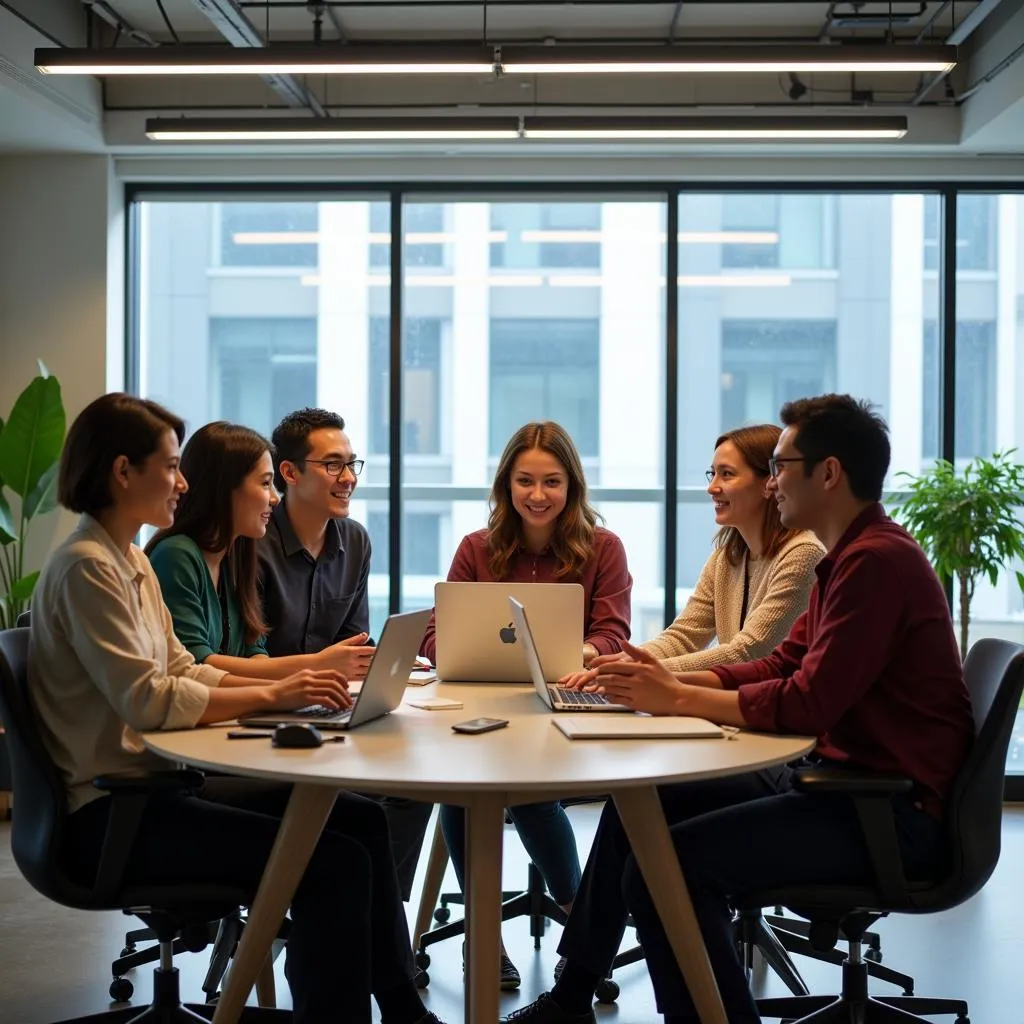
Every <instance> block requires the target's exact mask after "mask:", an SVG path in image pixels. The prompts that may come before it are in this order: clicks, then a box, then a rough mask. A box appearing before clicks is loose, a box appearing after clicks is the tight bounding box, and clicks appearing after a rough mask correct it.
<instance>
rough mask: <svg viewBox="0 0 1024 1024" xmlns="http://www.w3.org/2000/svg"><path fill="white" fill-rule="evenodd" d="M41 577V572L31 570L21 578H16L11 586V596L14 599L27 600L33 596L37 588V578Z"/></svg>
mask: <svg viewBox="0 0 1024 1024" xmlns="http://www.w3.org/2000/svg"><path fill="white" fill-rule="evenodd" d="M38 579H39V572H38V571H36V572H30V573H29V574H28V575H27V576H22V577H21V579H20V580H15V581H14V584H13V586H12V587H11V593H10V598H11V600H12V601H27V600H28V599H29V598H30V597H31V596H32V591H33V590H35V589H36V580H38Z"/></svg>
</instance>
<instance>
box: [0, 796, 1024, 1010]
mask: <svg viewBox="0 0 1024 1024" xmlns="http://www.w3.org/2000/svg"><path fill="white" fill-rule="evenodd" d="M570 813H571V815H572V817H573V819H574V823H575V826H576V835H577V840H578V842H579V846H580V850H581V853H582V852H585V851H586V849H587V848H588V847H589V844H590V840H591V836H592V834H593V829H594V826H595V824H596V820H597V817H596V811H595V809H594V808H591V807H577V808H573V809H572V810H571V812H570ZM8 834H9V826H8V825H0V1022H2V1024H42V1022H46V1021H55V1020H61V1019H63V1018H65V1017H70V1016H73V1015H79V1014H84V1013H95V1012H98V1011H100V1010H103V1009H106V1008H107V1007H108V1005H109V1004H108V1001H107V985H108V984H109V977H110V976H109V965H110V960H111V958H112V956H113V955H115V954H117V953H118V952H119V951H120V948H121V945H122V941H123V933H124V930H125V927H126V925H129V924H130V923H132V926H134V923H133V922H131V919H129V918H126V917H123V916H122V915H120V914H85V913H78V912H75V911H71V910H66V909H64V908H61V907H58V906H55V905H53V904H51V903H49V902H47V901H46V900H44V899H42V898H41V897H40V896H38V895H36V893H35V892H33V891H32V890H31V889H30V888H29V887H28V885H27V884H26V883H25V882H24V881H23V879H22V878H21V876H20V875H19V874H18V871H17V868H16V867H15V866H14V863H13V860H12V858H11V854H10V847H9V841H8ZM1003 836H1004V844H1003V853H1002V859H1001V861H1000V864H999V866H998V868H997V869H996V872H995V874H994V875H993V877H992V879H991V880H990V882H989V883H988V885H987V886H986V887H985V889H984V890H983V891H982V892H981V893H980V894H979V895H978V896H976V897H975V898H974V899H973V900H971V901H970V902H969V903H967V904H965V905H963V906H962V907H959V908H957V909H956V910H953V911H950V912H949V913H946V914H941V915H935V916H933V917H929V918H921V919H914V918H909V917H904V918H893V919H891V920H887V921H884V922H882V923H881V924H880V925H879V928H878V930H879V931H880V932H881V933H882V945H883V950H884V953H885V963H887V964H889V965H891V966H893V967H895V968H898V969H900V970H903V971H906V972H907V973H909V974H911V975H913V976H914V977H915V979H916V981H917V991H918V993H919V994H926V993H928V994H933V995H955V996H958V997H960V998H965V999H967V1000H968V1002H969V1003H970V1006H971V1020H972V1022H973V1024H1021V1022H1022V1021H1024V1009H1022V1006H1021V1003H1022V1001H1024V984H1022V980H1021V979H1022V972H1024V896H1022V894H1021V889H1022V887H1024V806H1010V807H1008V808H1007V812H1006V815H1005V818H1004V829H1003ZM505 864H506V871H505V875H506V882H507V884H508V885H509V887H513V886H514V885H515V884H519V883H520V882H521V881H522V880H523V879H525V875H526V861H525V856H524V854H523V851H522V847H521V846H520V844H519V842H518V841H517V839H516V837H515V834H514V832H512V831H511V830H506V861H505ZM448 882H449V883H450V882H451V878H449V879H448ZM448 887H450V886H448ZM417 891H418V886H417ZM414 909H415V908H412V909H411V910H410V915H411V914H412V910H414ZM556 934H557V929H556V928H555V927H552V928H551V929H550V930H549V932H548V935H547V936H546V937H545V938H544V940H543V943H542V948H541V950H540V951H539V952H534V950H533V945H532V940H531V939H530V936H529V933H528V927H527V924H526V922H525V921H524V920H520V921H516V922H512V923H510V924H508V925H506V928H505V939H506V943H507V945H508V947H509V951H510V953H511V955H512V958H513V959H514V960H515V962H516V964H517V965H518V967H519V969H520V971H521V972H522V975H523V988H522V989H521V990H520V992H519V993H517V994H512V995H508V996H505V997H503V1012H508V1011H509V1010H512V1009H514V1008H515V1007H516V1006H518V1005H520V1004H522V1003H525V1002H528V1001H529V1000H530V999H532V998H533V997H534V996H535V995H536V994H537V993H538V992H540V991H543V990H544V989H546V988H549V987H550V980H551V968H552V967H553V966H554V962H555V959H556V955H555V952H554V948H555V941H556ZM459 949H460V944H459V942H458V941H457V940H455V941H449V942H445V943H439V944H438V945H436V946H433V947H432V948H431V954H432V958H433V960H432V964H431V968H430V975H431V984H430V988H429V989H428V992H427V995H426V1000H427V1003H428V1005H429V1007H430V1009H431V1010H433V1011H434V1012H435V1013H437V1014H438V1016H440V1017H441V1018H442V1019H443V1020H445V1021H447V1022H449V1024H456V1022H459V1021H461V1020H462V972H461V966H460V952H459ZM178 965H179V967H180V968H181V971H182V988H183V992H184V994H185V996H186V998H190V999H196V998H200V995H201V994H200V983H201V981H202V977H203V973H204V970H205V966H206V954H200V955H191V954H187V955H184V956H182V957H179V958H178ZM798 965H799V967H800V969H801V971H802V972H803V974H804V977H805V979H806V981H807V983H808V985H809V986H810V988H811V990H812V991H830V992H831V991H835V990H836V986H837V984H838V978H839V970H838V968H835V967H831V966H827V965H819V964H813V963H810V962H808V961H806V960H800V961H799V964H798ZM280 966H281V965H280V962H279V964H278V975H279V985H278V991H279V996H280V1004H281V1005H282V1006H283V1005H287V999H288V992H287V988H286V986H285V985H284V983H283V979H282V978H281V977H280ZM132 980H133V981H134V983H135V986H136V997H135V1001H136V1002H144V1001H145V1000H146V999H147V998H148V995H149V990H150V973H149V968H144V969H142V970H140V971H138V972H136V975H135V976H134V977H133V979H132ZM617 980H618V981H619V982H620V984H621V985H622V993H621V995H620V998H619V1001H618V1003H617V1004H616V1005H615V1006H614V1007H607V1008H603V1007H602V1008H600V1009H599V1014H598V1016H599V1020H601V1021H621V1022H623V1024H656V1022H660V1020H661V1018H660V1017H659V1016H658V1015H657V1013H656V1012H655V1009H654V1002H653V998H652V993H651V989H650V983H649V981H648V978H647V976H646V972H645V970H644V967H643V965H642V964H638V965H635V966H633V967H630V968H627V969H625V970H624V971H622V972H621V974H620V976H618V978H617ZM877 988H878V991H879V993H880V994H885V993H892V994H895V993H896V992H897V990H896V989H893V988H892V987H891V986H886V985H879V986H878V987H877ZM759 989H760V991H762V992H763V993H765V994H780V995H781V994H783V993H784V990H783V988H782V986H781V985H780V984H779V983H778V981H777V979H775V978H774V977H768V978H763V977H762V978H761V979H760V982H759ZM944 1019H945V1020H947V1021H949V1020H951V1018H949V1017H947V1018H944ZM325 1024H326V1022H325Z"/></svg>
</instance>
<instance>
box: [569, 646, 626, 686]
mask: <svg viewBox="0 0 1024 1024" xmlns="http://www.w3.org/2000/svg"><path fill="white" fill-rule="evenodd" d="M628 660H629V655H628V654H624V653H623V652H622V651H619V652H618V653H617V654H599V655H598V656H597V657H596V658H594V659H593V661H591V662H590V665H589V667H588V668H585V669H584V670H583V671H582V672H570V673H569V675H567V676H562V678H561V679H559V680H558V685H559V686H563V687H565V689H567V690H589V691H593V690H596V689H597V685H596V682H595V681H596V679H597V670H598V669H599V668H600V667H601V666H602V665H610V664H611V663H612V662H613V661H628Z"/></svg>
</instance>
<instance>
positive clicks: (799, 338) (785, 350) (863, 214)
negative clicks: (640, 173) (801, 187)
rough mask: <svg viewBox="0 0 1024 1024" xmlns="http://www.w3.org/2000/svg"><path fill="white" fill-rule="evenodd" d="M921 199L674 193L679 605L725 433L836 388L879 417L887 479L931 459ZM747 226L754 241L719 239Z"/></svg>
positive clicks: (704, 549) (707, 539) (695, 561)
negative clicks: (716, 450) (888, 456)
mask: <svg viewBox="0 0 1024 1024" xmlns="http://www.w3.org/2000/svg"><path fill="white" fill-rule="evenodd" d="M925 204H926V197H925V196H922V195H891V194H885V193H881V192H879V193H874V194H868V195H865V194H859V195H844V194H793V193H778V194H772V193H740V194H736V193H724V194H688V195H683V196H681V197H680V200H679V249H678V252H679V286H680V287H679V389H678V402H679V405H678V412H679V434H678V438H679V440H678V447H679V495H678V534H677V569H676V572H677V602H676V603H677V605H682V604H683V603H684V602H685V600H686V599H687V598H688V597H689V595H690V593H691V592H692V589H693V587H694V585H695V583H696V581H697V576H698V574H699V573H700V570H701V567H702V566H703V565H704V562H705V561H706V559H707V558H708V555H709V554H710V550H711V539H712V536H713V534H714V530H715V527H714V522H713V517H712V514H711V509H710V503H709V500H708V497H707V494H706V492H705V482H704V476H703V474H704V470H705V469H706V468H707V466H708V465H709V463H710V460H711V457H712V453H713V452H712V449H713V446H714V442H715V439H716V438H717V437H718V436H719V434H721V433H723V432H724V431H727V430H730V429H732V428H734V427H738V426H743V425H748V424H753V423H778V421H779V410H780V408H781V406H782V405H783V403H785V402H787V401H790V400H792V399H795V398H801V397H805V396H807V395H815V394H822V393H824V392H829V391H846V392H850V393H851V394H854V395H857V396H858V397H861V398H867V399H869V400H870V401H872V402H874V403H875V404H876V405H877V406H878V408H879V410H880V411H881V413H882V414H883V415H884V416H885V417H886V419H887V420H888V422H889V425H890V428H891V431H892V444H893V462H892V471H891V473H890V476H889V485H890V486H893V485H894V480H895V473H897V472H899V471H901V470H906V471H909V472H913V473H917V472H920V470H921V468H922V466H924V465H925V464H926V462H927V460H928V459H929V458H934V454H935V451H936V445H937V443H938V420H937V416H936V414H935V408H936V406H935V404H934V403H935V401H937V399H938V393H937V386H938V385H937V382H938V350H937V348H936V347H935V345H934V344H932V345H929V343H928V333H927V330H928V327H927V325H928V323H929V322H934V321H935V319H936V317H937V312H938V293H937V291H936V290H935V288H934V286H931V285H930V283H929V282H927V281H926V279H925V274H924V266H923V257H922V252H923V237H924V236H923V231H924V220H925ZM754 232H758V233H760V235H761V236H764V240H763V241H760V242H755V241H741V242H733V241H731V240H730V239H733V238H736V237H737V235H739V236H740V237H741V238H748V239H749V238H751V237H754V238H756V237H758V236H757V235H752V233H754ZM774 236H777V237H774ZM929 389H930V390H929ZM925 392H928V397H927V399H924V400H923V396H924V394H925ZM929 403H931V404H929Z"/></svg>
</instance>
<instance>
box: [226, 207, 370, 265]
mask: <svg viewBox="0 0 1024 1024" xmlns="http://www.w3.org/2000/svg"><path fill="white" fill-rule="evenodd" d="M385 209H386V208H385ZM318 227H319V204H317V203H276V202H273V203H268V202H255V203H221V204H220V263H221V266H224V267H315V266H316V265H317V261H318V258H319V256H318V253H319V246H318V243H317V241H316V240H315V238H316V234H317V230H318ZM275 238H276V239H279V240H278V241H274V239H275ZM302 239H312V240H309V241H303V240H302Z"/></svg>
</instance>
